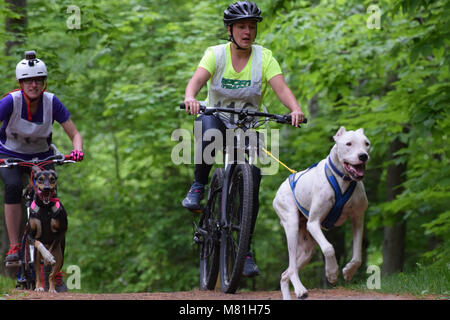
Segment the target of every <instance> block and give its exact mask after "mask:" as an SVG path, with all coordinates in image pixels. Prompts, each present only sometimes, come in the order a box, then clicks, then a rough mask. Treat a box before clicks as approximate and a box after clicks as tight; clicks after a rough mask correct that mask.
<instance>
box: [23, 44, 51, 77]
mask: <svg viewBox="0 0 450 320" xmlns="http://www.w3.org/2000/svg"><path fill="white" fill-rule="evenodd" d="M35 77H47V67H46V66H45V63H44V61H42V60H39V59H37V58H36V52H35V51H26V52H25V59H23V60H22V61H20V62H19V63H18V64H17V66H16V79H17V80H22V79H27V78H35Z"/></svg>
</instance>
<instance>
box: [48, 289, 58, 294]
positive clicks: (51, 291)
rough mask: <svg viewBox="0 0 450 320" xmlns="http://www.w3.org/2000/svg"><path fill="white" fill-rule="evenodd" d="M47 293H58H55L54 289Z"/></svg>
mask: <svg viewBox="0 0 450 320" xmlns="http://www.w3.org/2000/svg"><path fill="white" fill-rule="evenodd" d="M48 292H49V293H57V292H58V291H56V290H55V289H53V290H48Z"/></svg>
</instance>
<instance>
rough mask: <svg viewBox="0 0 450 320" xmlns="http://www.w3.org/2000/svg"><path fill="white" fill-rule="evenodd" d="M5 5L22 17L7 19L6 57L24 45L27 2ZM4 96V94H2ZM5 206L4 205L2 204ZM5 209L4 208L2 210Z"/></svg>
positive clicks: (2, 245) (2, 231)
mask: <svg viewBox="0 0 450 320" xmlns="http://www.w3.org/2000/svg"><path fill="white" fill-rule="evenodd" d="M5 4H6V5H7V7H8V8H9V9H11V10H12V11H13V12H14V13H17V14H19V15H20V16H19V17H18V18H16V19H12V18H9V17H6V19H5V31H6V32H7V33H14V40H8V41H6V42H5V55H6V56H9V55H11V51H12V48H13V47H14V46H17V45H21V44H23V43H24V39H25V35H24V33H23V30H24V28H25V27H26V25H27V15H26V8H27V1H26V0H5ZM11 74H14V75H15V72H13V71H12V72H11ZM2 94H3V93H2ZM2 206H3V204H2ZM2 209H3V208H2ZM0 212H2V213H3V214H2V215H1V217H0V218H1V222H0V255H1V257H0V274H5V265H4V263H3V259H4V257H5V253H6V252H7V251H8V248H9V240H8V233H7V230H6V224H5V218H4V211H3V210H0Z"/></svg>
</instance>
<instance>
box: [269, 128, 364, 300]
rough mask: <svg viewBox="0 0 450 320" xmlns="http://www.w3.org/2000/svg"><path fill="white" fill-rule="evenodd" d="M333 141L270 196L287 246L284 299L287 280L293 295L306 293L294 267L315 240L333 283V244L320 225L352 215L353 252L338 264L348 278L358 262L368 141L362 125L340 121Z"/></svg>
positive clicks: (305, 260)
mask: <svg viewBox="0 0 450 320" xmlns="http://www.w3.org/2000/svg"><path fill="white" fill-rule="evenodd" d="M334 141H335V142H336V144H335V145H334V146H333V148H332V149H331V152H330V154H329V156H328V157H327V158H326V159H323V160H322V161H320V162H319V163H317V164H315V165H313V166H311V167H310V168H308V169H307V170H304V171H302V172H299V173H295V174H292V175H291V176H290V177H289V178H288V179H286V180H285V181H284V182H283V183H282V184H281V186H280V188H279V189H278V191H277V194H276V196H275V199H274V200H273V207H274V208H275V211H276V212H277V214H278V216H279V217H280V223H281V225H282V226H283V227H284V230H285V232H286V237H287V244H288V250H289V267H288V268H287V270H286V271H284V272H283V274H282V275H281V281H280V284H281V292H282V294H283V299H285V300H287V299H290V298H291V295H290V292H289V280H290V281H291V282H292V284H293V286H294V291H295V295H296V296H297V298H301V299H304V298H306V297H307V296H308V291H307V290H306V288H305V287H304V286H303V285H302V283H301V282H300V278H299V276H298V272H299V270H300V269H302V268H303V267H304V266H305V265H306V264H307V263H308V262H309V260H310V259H311V257H312V255H313V253H314V248H315V245H316V243H317V244H318V245H319V246H320V249H321V250H322V252H323V254H324V256H325V271H326V276H327V279H328V281H329V282H330V283H336V281H337V279H338V274H339V268H338V264H337V262H336V256H335V253H334V248H333V246H332V245H331V244H330V243H329V242H328V241H327V239H326V238H325V236H324V234H323V232H322V230H321V228H324V229H329V228H331V227H333V226H340V225H342V224H343V223H344V222H345V221H346V220H347V219H348V218H352V226H353V257H352V259H351V261H350V262H349V263H348V264H347V265H346V266H345V268H344V269H343V270H342V272H343V275H344V279H345V280H346V281H350V280H351V279H352V277H353V275H354V274H355V272H356V270H357V269H358V268H359V266H360V265H361V254H362V253H361V249H362V239H363V228H364V211H365V210H366V209H367V203H368V202H367V197H366V192H365V190H364V185H363V183H362V182H361V180H362V178H363V176H364V171H365V165H366V162H367V161H368V160H369V154H368V151H369V147H370V143H369V140H368V139H367V137H366V136H365V135H364V131H363V129H358V130H356V131H346V130H345V128H344V127H341V128H340V129H339V130H338V132H337V133H336V135H335V136H334ZM300 212H301V213H300Z"/></svg>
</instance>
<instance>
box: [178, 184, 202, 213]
mask: <svg viewBox="0 0 450 320" xmlns="http://www.w3.org/2000/svg"><path fill="white" fill-rule="evenodd" d="M204 191H205V186H204V185H203V184H200V183H198V182H194V184H193V185H192V187H191V189H190V190H189V192H188V193H187V195H186V198H184V200H183V201H182V202H181V205H182V206H183V207H185V208H186V209H189V210H200V209H201V208H202V207H201V206H200V201H201V200H202V199H203V193H204Z"/></svg>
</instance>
